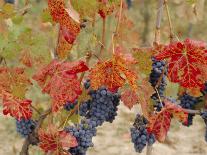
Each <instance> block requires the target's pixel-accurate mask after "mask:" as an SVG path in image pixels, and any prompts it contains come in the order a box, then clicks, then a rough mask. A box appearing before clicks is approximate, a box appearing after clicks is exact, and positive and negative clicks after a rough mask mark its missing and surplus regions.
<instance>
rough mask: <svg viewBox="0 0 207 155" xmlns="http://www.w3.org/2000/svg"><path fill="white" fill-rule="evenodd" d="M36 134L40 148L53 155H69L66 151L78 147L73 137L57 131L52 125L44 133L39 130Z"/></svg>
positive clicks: (42, 130)
mask: <svg viewBox="0 0 207 155" xmlns="http://www.w3.org/2000/svg"><path fill="white" fill-rule="evenodd" d="M38 134H39V140H40V144H39V146H40V148H42V149H43V150H44V151H45V152H52V153H53V154H54V155H70V154H69V153H68V152H67V150H68V149H69V148H71V147H76V146H77V145H78V144H77V141H76V138H75V137H73V136H72V135H71V134H70V133H67V132H65V131H58V129H57V128H56V127H55V126H53V125H49V127H48V128H47V130H46V131H45V130H44V129H42V128H40V129H39V131H38Z"/></svg>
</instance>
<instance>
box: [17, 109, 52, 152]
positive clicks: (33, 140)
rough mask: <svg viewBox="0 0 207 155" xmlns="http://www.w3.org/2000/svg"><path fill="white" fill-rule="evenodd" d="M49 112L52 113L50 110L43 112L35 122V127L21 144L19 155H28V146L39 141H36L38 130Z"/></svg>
mask: <svg viewBox="0 0 207 155" xmlns="http://www.w3.org/2000/svg"><path fill="white" fill-rule="evenodd" d="M51 111H52V109H51V108H49V109H48V110H46V111H45V112H43V113H42V114H41V115H40V117H39V119H38V121H37V125H36V127H35V129H34V130H33V132H32V133H31V134H29V135H28V136H27V138H26V139H25V141H24V144H23V146H22V149H21V152H20V155H29V152H28V151H29V146H30V144H32V143H37V142H38V141H39V140H38V130H39V128H40V127H41V125H42V123H43V121H44V119H45V118H46V117H47V116H48V115H49V114H50V113H51Z"/></svg>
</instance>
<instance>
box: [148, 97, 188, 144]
mask: <svg viewBox="0 0 207 155" xmlns="http://www.w3.org/2000/svg"><path fill="white" fill-rule="evenodd" d="M164 103H165V107H163V108H162V110H161V111H160V112H158V113H156V114H154V115H152V116H151V117H150V119H149V124H148V131H149V133H153V134H155V136H156V139H157V140H158V141H160V142H164V140H165V138H166V135H167V132H168V130H169V128H170V123H171V116H173V117H175V118H177V119H178V120H180V121H183V122H185V121H186V120H187V117H188V114H187V113H186V112H185V111H184V110H183V109H182V108H181V107H180V106H178V105H176V104H174V103H171V102H170V101H169V100H165V101H164Z"/></svg>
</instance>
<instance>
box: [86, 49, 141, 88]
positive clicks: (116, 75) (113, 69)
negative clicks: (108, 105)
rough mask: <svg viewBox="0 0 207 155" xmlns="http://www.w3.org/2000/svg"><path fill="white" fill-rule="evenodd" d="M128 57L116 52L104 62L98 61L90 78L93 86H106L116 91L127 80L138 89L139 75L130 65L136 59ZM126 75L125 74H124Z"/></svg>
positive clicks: (91, 71)
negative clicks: (129, 59)
mask: <svg viewBox="0 0 207 155" xmlns="http://www.w3.org/2000/svg"><path fill="white" fill-rule="evenodd" d="M127 60H128V59H127V57H125V55H123V54H121V53H115V54H114V55H113V57H112V59H109V60H107V61H104V62H98V63H97V64H96V65H95V66H94V68H92V69H91V70H90V75H89V78H90V79H91V86H92V88H94V89H98V88H99V87H101V86H106V87H107V88H108V89H109V90H111V91H116V90H117V89H118V88H119V87H122V86H123V85H124V84H125V83H126V82H127V81H128V83H129V85H130V86H131V88H132V89H133V90H136V89H137V84H136V80H137V76H136V73H135V72H133V71H132V70H131V69H130V68H129V67H130V64H133V63H134V61H127ZM123 75H124V76H123Z"/></svg>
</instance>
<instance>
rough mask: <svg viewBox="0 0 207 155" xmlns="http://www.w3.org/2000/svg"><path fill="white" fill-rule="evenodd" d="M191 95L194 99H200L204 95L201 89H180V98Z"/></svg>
mask: <svg viewBox="0 0 207 155" xmlns="http://www.w3.org/2000/svg"><path fill="white" fill-rule="evenodd" d="M185 93H187V94H189V95H190V96H193V97H200V96H202V95H203V94H202V93H201V89H200V88H191V89H189V88H184V87H179V92H178V94H179V96H182V95H183V94H185Z"/></svg>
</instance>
